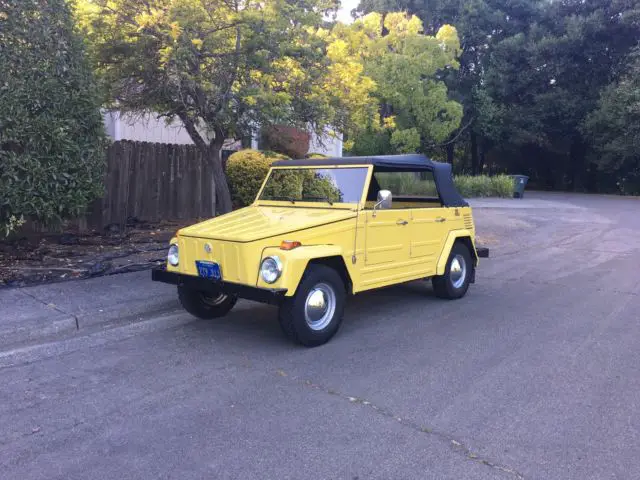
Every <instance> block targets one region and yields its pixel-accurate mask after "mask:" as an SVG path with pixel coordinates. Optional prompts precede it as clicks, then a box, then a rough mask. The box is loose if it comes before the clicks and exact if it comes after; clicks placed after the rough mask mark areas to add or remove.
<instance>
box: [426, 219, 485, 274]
mask: <svg viewBox="0 0 640 480" xmlns="http://www.w3.org/2000/svg"><path fill="white" fill-rule="evenodd" d="M455 243H462V244H463V245H464V246H466V247H467V248H468V249H469V253H470V254H471V258H472V259H473V267H474V269H475V268H476V267H477V266H478V254H477V252H476V246H475V241H474V239H473V236H472V234H471V232H470V231H469V230H466V229H465V230H454V231H452V232H449V235H448V236H447V239H446V240H445V243H444V247H443V248H442V251H441V252H440V256H439V257H438V263H437V266H436V275H443V274H444V272H445V270H446V268H447V259H448V258H449V254H450V253H451V249H452V248H453V245H454V244H455Z"/></svg>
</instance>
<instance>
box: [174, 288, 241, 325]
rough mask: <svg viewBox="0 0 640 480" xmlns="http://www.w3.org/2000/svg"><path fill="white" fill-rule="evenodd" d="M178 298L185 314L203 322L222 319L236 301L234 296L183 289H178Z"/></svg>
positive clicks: (236, 298)
mask: <svg viewBox="0 0 640 480" xmlns="http://www.w3.org/2000/svg"><path fill="white" fill-rule="evenodd" d="M178 298H179V299H180V303H181V304H182V306H183V308H184V309H185V310H186V311H187V312H189V313H190V314H191V315H193V316H194V317H198V318H202V319H203V320H211V319H212V318H218V317H224V316H225V315H226V314H227V313H229V311H230V310H231V309H232V308H233V306H234V305H235V304H236V302H237V301H238V297H237V296H236V295H226V294H224V293H219V294H217V295H210V294H207V293H203V292H199V291H197V290H192V289H189V288H184V287H178Z"/></svg>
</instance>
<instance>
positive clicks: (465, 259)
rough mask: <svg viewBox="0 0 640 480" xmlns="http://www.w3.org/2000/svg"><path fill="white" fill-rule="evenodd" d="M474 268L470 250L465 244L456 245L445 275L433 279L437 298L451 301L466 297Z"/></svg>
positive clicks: (450, 255) (452, 250)
mask: <svg viewBox="0 0 640 480" xmlns="http://www.w3.org/2000/svg"><path fill="white" fill-rule="evenodd" d="M473 268H474V266H473V262H472V260H471V252H469V248H468V247H467V246H466V245H465V244H464V243H461V242H456V243H454V244H453V248H452V249H451V253H450V254H449V258H448V260H447V266H446V268H445V271H444V275H438V276H436V277H433V279H432V283H433V290H434V292H435V294H436V296H437V297H440V298H447V299H450V300H453V299H456V298H461V297H464V295H465V294H466V293H467V290H468V289H469V283H470V282H471V275H472V274H473Z"/></svg>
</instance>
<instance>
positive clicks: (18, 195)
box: [0, 0, 105, 234]
mask: <svg viewBox="0 0 640 480" xmlns="http://www.w3.org/2000/svg"><path fill="white" fill-rule="evenodd" d="M73 28H74V27H73V22H72V17H71V12H70V10H69V8H68V6H67V2H66V1H65V0H47V1H45V0H2V1H0V79H1V80H0V229H1V230H4V233H5V234H8V233H10V231H11V230H14V229H16V228H17V227H19V226H20V224H21V223H22V221H23V219H33V220H37V221H40V222H42V223H44V224H47V225H50V226H52V225H55V224H58V223H60V222H61V221H62V220H63V219H64V218H69V217H73V216H76V215H79V214H81V213H82V212H83V210H84V209H85V208H86V207H87V205H88V204H89V203H90V202H91V200H93V199H94V198H95V197H97V196H100V195H101V194H102V193H103V184H102V182H103V172H104V153H105V149H104V147H105V136H104V124H103V119H102V115H101V114H100V110H99V108H100V102H99V97H98V95H97V89H96V87H95V83H94V79H93V76H92V72H91V70H90V68H89V65H88V63H87V61H86V59H85V56H84V50H83V45H82V42H81V40H80V38H78V37H77V36H76V34H75V33H74V31H73Z"/></svg>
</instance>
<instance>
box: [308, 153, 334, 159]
mask: <svg viewBox="0 0 640 480" xmlns="http://www.w3.org/2000/svg"><path fill="white" fill-rule="evenodd" d="M305 158H329V156H328V155H325V154H324V153H315V152H314V153H307V155H305Z"/></svg>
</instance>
